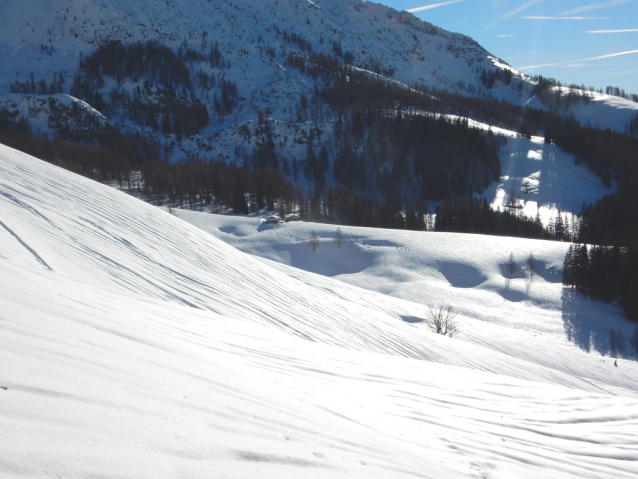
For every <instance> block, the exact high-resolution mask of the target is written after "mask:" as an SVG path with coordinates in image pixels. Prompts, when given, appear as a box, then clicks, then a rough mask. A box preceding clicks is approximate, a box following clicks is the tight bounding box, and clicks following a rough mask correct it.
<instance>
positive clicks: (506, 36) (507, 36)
mask: <svg viewBox="0 0 638 479" xmlns="http://www.w3.org/2000/svg"><path fill="white" fill-rule="evenodd" d="M513 36H514V35H496V38H509V37H513Z"/></svg>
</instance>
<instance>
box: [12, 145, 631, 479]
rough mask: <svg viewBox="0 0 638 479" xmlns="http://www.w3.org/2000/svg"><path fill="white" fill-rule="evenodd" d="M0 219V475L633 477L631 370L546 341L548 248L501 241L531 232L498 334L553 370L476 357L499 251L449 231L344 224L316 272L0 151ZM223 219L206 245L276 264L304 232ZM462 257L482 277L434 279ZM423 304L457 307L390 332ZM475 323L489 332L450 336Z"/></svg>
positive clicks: (485, 343) (485, 350) (451, 271)
mask: <svg viewBox="0 0 638 479" xmlns="http://www.w3.org/2000/svg"><path fill="white" fill-rule="evenodd" d="M179 214H180V215H181V217H182V218H184V217H186V216H188V215H187V213H186V212H179ZM202 218H205V220H209V219H212V218H214V217H212V216H202ZM0 220H1V221H2V225H0V245H2V248H1V249H0V305H1V308H0V344H1V347H0V364H2V365H3V366H4V367H3V368H2V369H1V370H0V408H1V410H2V415H0V430H1V431H2V434H1V435H0V475H1V476H2V477H7V478H17V477H65V478H80V477H82V478H84V477H109V478H130V477H158V478H173V477H189V478H198V477H202V478H203V477H229V478H244V477H299V478H306V477H307V478H317V477H326V478H340V477H343V478H345V477H348V478H352V477H354V478H357V477H361V478H370V477H379V478H386V477H431V478H442V477H450V478H451V477H454V478H477V477H490V478H499V477H502V478H509V477H521V478H537V477H552V478H563V477H565V478H567V477H572V478H586V477H591V478H594V477H596V478H601V477H609V478H612V477H613V478H625V477H626V478H630V477H634V476H635V475H636V473H637V472H638V468H637V467H636V465H637V462H636V461H638V455H637V454H636V446H637V445H638V444H637V443H638V432H637V431H638V415H637V414H636V406H637V405H638V404H637V402H636V398H635V397H633V396H635V395H636V391H638V387H637V386H636V383H635V379H634V378H635V377H636V372H637V369H636V368H635V366H634V363H633V361H631V360H630V359H629V358H628V359H627V360H620V361H619V363H620V367H618V368H614V367H613V365H612V361H611V360H610V359H609V358H603V357H601V356H600V355H598V354H596V353H594V354H586V353H584V352H581V351H580V350H578V349H576V348H575V347H570V345H569V344H568V343H567V340H565V341H561V340H559V339H558V333H557V331H556V329H557V328H556V327H555V324H554V323H555V320H556V318H555V314H556V310H555V305H553V303H552V301H554V294H555V293H554V288H555V287H557V284H555V283H553V282H552V281H553V280H552V278H554V276H552V271H553V269H552V268H554V267H556V264H557V262H558V259H559V257H560V254H562V251H563V245H560V244H555V243H554V244H551V245H550V246H547V247H546V248H545V247H544V246H541V243H539V242H521V243H516V244H517V245H519V246H521V247H525V248H529V247H530V246H532V245H535V251H534V252H535V255H536V256H537V258H538V261H539V272H538V275H537V276H535V278H534V282H533V284H532V286H531V289H530V291H531V293H530V298H531V299H529V300H525V301H526V302H528V304H529V306H528V309H530V311H534V314H538V313H542V312H543V311H545V313H544V314H541V315H540V317H539V318H537V319H535V321H537V322H538V324H539V326H538V327H537V329H536V330H532V331H531V332H529V333H526V332H525V331H520V335H521V337H520V338H519V344H522V343H523V341H524V339H525V338H527V339H529V340H531V338H532V337H533V336H534V335H535V334H536V335H539V336H544V337H545V338H544V339H545V340H544V341H543V340H542V338H539V339H538V340H537V341H536V343H535V345H536V346H541V345H542V347H543V353H544V354H545V355H546V356H548V357H552V358H553V359H554V360H555V361H556V362H557V363H559V362H566V365H565V366H561V367H550V366H548V365H546V364H541V363H539V362H538V361H537V357H536V356H534V355H531V354H530V355H529V356H528V357H522V356H524V354H521V355H520V357H517V356H516V355H514V354H512V351H511V350H512V349H514V348H513V347H511V348H507V347H502V348H501V346H499V338H500V339H502V338H504V337H510V338H513V337H514V335H513V334H512V333H511V331H514V330H515V328H514V327H512V324H514V323H516V325H517V326H520V327H523V326H524V325H526V324H527V323H531V322H532V319H533V318H532V317H531V316H532V314H531V313H528V314H527V315H525V314H523V308H515V307H512V305H511V304H510V303H507V304H508V307H509V308H510V309H509V316H508V317H507V318H505V317H504V316H503V315H501V316H500V317H498V318H495V320H494V321H488V320H487V319H486V318H485V315H486V314H487V312H489V311H492V312H496V311H497V310H498V307H497V305H496V304H495V303H494V304H492V303H490V302H489V301H488V302H487V303H486V304H482V303H483V302H484V301H487V300H488V299H490V298H492V299H490V301H492V300H493V297H494V296H495V295H494V294H492V293H489V294H488V293H487V292H486V291H489V289H490V288H497V283H496V278H497V275H498V274H500V271H501V265H500V264H498V261H497V263H496V264H492V262H493V261H494V260H495V259H498V258H500V256H499V255H500V254H501V253H500V252H501V251H502V250H503V249H504V248H505V247H509V246H511V245H513V244H514V243H512V242H511V241H512V240H508V239H499V240H498V241H494V243H493V244H492V245H491V246H489V247H488V242H487V241H486V240H485V241H484V240H483V239H481V238H477V237H472V236H466V237H462V236H460V235H433V234H420V236H418V234H412V235H410V234H408V233H401V232H398V233H397V232H382V231H377V230H365V229H359V230H358V229H354V228H352V229H349V228H348V229H346V228H344V233H346V240H347V241H346V247H347V248H349V250H344V251H348V252H349V253H350V254H357V255H359V256H358V258H356V264H355V266H352V267H349V266H347V265H344V266H343V267H342V268H339V267H334V269H333V271H332V273H333V274H335V275H337V278H338V279H335V278H327V277H323V276H318V275H314V274H311V273H307V272H304V271H301V270H298V269H293V268H291V267H289V266H285V265H281V264H279V263H274V262H272V261H266V260H260V259H258V258H255V257H254V256H251V255H248V254H245V253H242V252H240V251H237V250H236V249H235V248H233V247H232V246H230V245H227V244H225V243H224V242H222V241H220V240H219V239H217V238H215V237H214V236H212V235H210V234H208V233H206V232H204V231H202V230H201V229H199V228H196V227H194V226H191V225H189V224H187V223H186V222H184V221H183V220H182V219H181V218H176V217H174V216H171V215H169V214H167V213H165V212H163V211H161V210H160V209H158V208H155V207H152V206H149V205H146V204H144V203H142V202H139V201H137V200H135V199H133V198H131V197H128V196H126V195H124V194H122V193H120V192H118V191H116V190H113V189H110V188H108V187H105V186H103V185H99V184H96V183H93V182H91V181H89V180H86V179H83V178H80V177H78V176H75V175H73V174H71V173H68V172H66V171H63V170H60V169H58V168H56V167H53V166H51V165H48V164H45V163H43V162H40V161H38V160H35V159H33V158H31V157H28V156H27V155H24V154H21V153H19V152H16V151H15V150H11V149H9V148H6V147H3V146H0ZM189 220H190V219H189ZM202 221H204V220H202ZM225 221H226V222H225V223H224V224H219V225H218V226H219V227H221V228H225V230H226V231H227V232H226V233H222V232H221V231H220V230H219V229H217V232H216V233H215V234H216V235H217V236H220V237H221V236H224V235H225V236H227V237H228V238H239V237H240V236H239V235H241V234H244V235H245V236H244V239H245V241H247V242H250V244H253V245H254V248H259V247H261V248H262V249H263V251H264V252H265V253H268V254H275V252H276V251H279V253H277V254H280V255H281V256H282V257H283V256H285V255H286V254H288V253H290V251H291V250H292V249H294V248H296V247H297V246H296V245H297V244H299V243H301V242H302V240H303V236H304V235H305V233H306V232H307V230H308V227H309V226H310V225H304V224H299V225H295V226H294V227H292V225H285V226H282V227H278V228H274V229H272V230H265V229H263V228H262V229H261V232H258V231H257V230H258V229H259V224H257V223H256V222H255V220H250V219H248V220H243V221H242V220H239V219H235V220H230V221H229V220H228V219H226V220H225ZM200 226H201V225H200ZM314 227H315V228H317V231H318V232H319V233H320V236H321V237H322V241H323V243H322V245H321V247H320V248H319V249H318V250H317V254H323V255H324V256H323V257H322V258H323V260H324V261H335V260H338V259H340V257H339V256H337V253H334V252H335V251H338V248H336V247H335V246H333V245H332V244H329V243H327V241H326V235H327V234H328V232H329V231H330V232H332V231H331V230H330V228H329V227H328V226H320V225H314ZM251 228H252V229H253V231H251ZM322 228H323V229H322ZM332 228H333V227H332ZM231 233H234V234H235V235H237V236H233V235H231ZM258 236H261V237H263V238H264V239H266V238H268V237H270V240H268V241H265V240H264V241H256V240H255V238H256V237H258ZM285 237H288V238H289V240H287V241H283V238H285ZM410 243H415V244H416V247H415V248H414V250H413V251H412V253H410V254H406V250H408V249H410V248H409V246H410ZM246 244H249V243H246ZM428 244H429V245H430V246H429V247H426V245H428ZM260 245H261V246H260ZM543 245H544V244H543ZM468 246H472V248H471V249H470V250H467V251H464V249H463V248H467V247H468ZM250 248H253V246H251V247H250ZM305 249H306V250H307V252H304V251H301V249H300V250H299V251H295V252H294V254H296V255H297V259H296V260H295V261H296V262H297V263H298V264H297V266H303V264H304V263H306V264H308V262H309V261H311V258H312V257H311V256H310V255H312V254H313V253H312V252H311V251H310V249H308V248H307V247H306V248H305ZM331 249H332V251H331ZM481 249H483V250H484V251H482V252H479V250H481ZM304 253H306V258H307V259H304V257H303V254H304ZM290 257H292V255H291V256H290ZM481 258H482V259H481ZM341 262H342V263H344V264H345V263H348V261H346V260H343V259H342V260H341ZM460 265H462V266H460ZM541 265H542V266H541ZM468 268H473V270H474V271H476V274H474V275H473V276H472V275H470V276H471V277H473V278H474V277H476V278H483V277H484V278H485V281H483V282H482V283H480V284H479V285H472V284H457V285H456V286H455V285H454V284H452V283H454V282H457V281H460V282H462V281H461V280H459V279H458V275H456V276H455V273H458V272H459V271H460V272H463V271H465V272H467V270H468ZM357 270H358V271H357ZM437 271H438V272H437ZM428 275H429V277H428ZM348 277H350V278H353V281H351V282H352V283H357V282H360V283H362V284H363V283H364V282H365V281H368V282H369V283H370V284H368V285H366V286H368V287H370V289H372V290H374V289H380V288H381V286H382V285H383V284H384V283H386V284H387V287H388V289H389V291H388V292H390V293H392V294H393V296H394V297H393V296H387V295H383V294H380V293H379V292H375V291H372V290H370V289H363V288H360V287H358V286H355V285H351V284H347V283H345V282H343V281H339V279H346V280H347V279H348ZM356 278H358V279H356ZM418 278H422V279H421V280H419V281H417V282H415V279H418ZM445 278H450V280H449V283H448V282H447V281H448V279H445ZM455 278H456V279H455ZM399 279H400V280H401V281H399ZM521 280H522V281H524V279H521V278H515V279H513V280H511V282H512V287H513V288H514V287H519V286H520V285H519V283H520V281H521ZM401 284H404V285H406V287H407V286H408V285H410V284H412V285H414V286H415V287H417V289H418V290H423V291H426V293H424V295H425V296H419V294H417V293H416V292H414V293H412V294H411V295H410V294H408V292H407V291H408V290H407V289H406V290H405V291H406V293H405V294H403V293H402V292H401ZM445 284H447V287H444V285H445ZM536 288H537V289H538V292H536V293H535V292H534V291H535V289H536ZM408 289H409V288H408ZM391 290H394V291H391ZM502 290H503V289H502V288H501V289H499V291H502ZM543 291H547V292H545V293H543ZM472 294H474V296H472ZM428 295H432V297H437V298H438V299H445V300H447V301H452V300H453V301H454V302H455V303H457V304H455V307H458V309H459V311H460V312H461V315H460V316H459V320H460V321H462V327H463V329H464V333H462V335H460V336H459V337H458V339H457V338H455V339H450V338H447V337H441V336H438V335H435V334H434V333H431V332H429V331H428V330H427V329H426V328H424V327H423V326H422V325H421V324H419V323H415V322H413V321H409V319H410V318H412V319H414V318H419V317H423V314H424V308H423V305H422V304H419V302H420V301H421V300H422V299H423V298H425V299H428V298H429V297H428ZM400 296H404V297H405V299H401V298H400ZM504 301H505V300H503V302H504ZM543 301H545V303H543ZM541 303H542V304H541ZM503 304H504V303H502V304H501V307H502V305H503ZM512 304H513V303H512ZM474 310H476V312H475V313H472V311H474ZM614 312H615V311H612V312H611V313H610V314H613V313H614ZM519 315H520V316H519ZM617 321H618V324H621V323H620V321H621V320H620V319H617ZM479 326H482V327H484V328H485V329H486V330H488V331H491V332H492V333H493V337H494V342H492V341H491V338H490V337H488V335H487V334H484V335H483V336H482V337H481V338H482V339H480V340H476V339H474V338H472V336H473V334H474V332H476V331H478V330H479V329H480V328H479ZM494 344H496V346H495V345H494ZM500 344H501V345H502V344H505V342H504V341H501V343H500ZM499 349H502V350H499ZM531 349H532V348H531V347H530V348H528V349H527V351H528V352H529V351H531ZM603 359H606V361H605V362H603ZM579 362H580V363H582V364H581V365H580V366H579V367H576V365H577V364H578V363H579ZM570 368H573V369H571V370H570Z"/></svg>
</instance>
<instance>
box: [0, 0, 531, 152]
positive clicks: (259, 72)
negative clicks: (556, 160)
mask: <svg viewBox="0 0 638 479" xmlns="http://www.w3.org/2000/svg"><path fill="white" fill-rule="evenodd" d="M0 14H1V15H0V17H1V19H0V32H1V33H0V58H1V59H2V62H3V66H4V68H3V71H2V73H0V93H2V92H4V93H8V92H9V91H12V92H14V93H20V94H34V93H37V94H50V93H61V92H64V93H71V94H72V95H75V96H78V97H79V98H80V99H82V100H84V101H87V102H88V103H89V104H91V105H92V106H93V107H95V108H96V109H97V110H98V111H100V112H102V113H103V114H105V115H106V116H107V117H108V118H109V119H110V120H112V121H114V122H116V121H120V122H121V126H122V127H130V128H136V129H140V130H141V131H151V130H155V131H157V130H158V129H159V128H160V126H161V125H162V119H163V118H164V117H165V116H167V115H169V116H170V117H171V118H170V119H171V121H172V122H173V126H174V127H175V128H177V126H175V123H176V122H178V123H179V122H180V119H179V118H176V117H177V116H179V114H180V112H179V109H180V108H182V109H186V110H188V109H189V108H190V107H192V106H193V101H195V102H197V104H200V103H201V105H203V106H205V107H206V109H207V111H208V115H209V116H210V123H209V122H208V120H207V119H204V120H202V121H201V122H200V123H198V124H197V125H195V126H194V127H192V128H189V127H183V128H182V127H180V132H183V133H186V134H187V136H191V135H192V134H193V133H195V132H198V133H200V135H198V136H197V138H196V139H193V141H191V142H190V143H189V142H186V143H185V144H184V146H183V150H185V151H194V152H201V151H202V148H207V149H211V148H216V145H215V141H214V136H215V134H217V133H219V132H220V131H225V130H226V128H227V127H229V126H232V125H241V124H245V122H246V121H251V120H255V119H256V117H257V112H259V111H261V112H265V114H266V115H267V116H268V117H271V118H274V119H276V120H281V121H287V122H290V121H291V120H296V119H298V116H299V115H298V112H297V111H298V109H299V106H300V105H301V104H302V101H303V100H302V97H306V98H308V99H309V98H311V97H312V95H313V92H314V91H315V89H316V88H317V85H318V84H319V85H320V84H321V83H322V80H321V79H317V78H315V79H313V78H312V77H310V76H309V75H307V74H304V73H303V72H300V71H299V69H298V68H295V67H293V66H291V65H290V59H291V58H295V57H300V58H307V59H308V58H310V60H309V61H311V62H312V57H313V55H314V56H316V55H327V56H330V57H334V58H335V59H336V60H337V61H339V62H341V63H343V64H349V65H352V66H353V67H355V68H356V69H357V71H368V72H370V73H369V75H371V77H373V78H380V79H383V80H384V81H389V82H395V83H396V84H400V85H401V84H405V85H412V84H414V83H415V82H420V83H423V84H425V85H427V86H428V87H430V88H436V89H444V90H447V91H454V92H461V93H464V94H471V95H479V96H481V95H488V94H489V95H490V96H495V97H497V98H505V99H507V100H509V101H513V102H516V103H522V102H523V101H525V100H527V99H528V98H529V96H530V93H529V90H530V88H531V87H532V82H531V79H529V78H528V77H526V76H524V75H522V74H520V73H518V72H516V71H513V70H512V69H511V68H510V67H509V66H508V65H507V64H506V63H505V62H503V61H502V60H499V59H497V58H495V57H494V56H493V55H491V54H490V53H488V52H487V51H486V50H484V49H483V48H482V47H481V46H480V45H478V44H477V43H476V42H475V41H474V40H472V39H471V38H469V37H466V36H464V35H460V34H455V33H450V32H447V31H445V30H442V29H440V28H437V27H435V26H433V25H431V24H429V23H426V22H423V21H421V20H419V19H417V18H416V17H414V16H413V15H412V14H410V13H407V12H397V11H396V10H393V9H391V8H388V7H385V6H383V5H380V4H375V3H371V2H363V1H361V0H353V1H345V2H343V1H335V0H326V1H325V2H319V3H313V2H310V1H307V0H277V1H274V2H252V1H246V0H243V1H242V0H240V1H237V2H232V3H229V2H224V1H221V0H215V1H204V0H190V1H181V2H163V3H159V4H153V5H149V4H148V3H147V2H142V1H138V0H133V1H127V2H123V1H109V2H101V1H97V0H96V1H83V2H79V3H78V2H65V1H62V0H40V1H38V2H37V5H35V6H34V7H33V8H30V9H26V10H25V9H22V8H20V6H19V5H18V4H15V3H13V2H3V4H2V5H0ZM117 42H123V44H127V45H132V44H136V42H141V43H142V44H144V45H147V48H146V49H144V48H142V49H141V50H139V51H136V52H131V51H129V52H128V54H126V53H124V52H123V51H122V50H117V47H116V46H115V44H116V43H117ZM148 42H152V43H153V44H154V47H148ZM163 47H166V48H167V49H168V50H165V49H162V48H163ZM109 48H110V49H109ZM169 50H170V51H169ZM96 52H99V53H98V56H99V58H96V57H95V55H96ZM175 53H179V55H178V57H179V58H173V56H174V55H175ZM109 57H110V58H111V60H109ZM113 57H117V58H120V59H121V60H122V64H115V65H114V64H113V60H112V58H113ZM125 57H126V58H125ZM87 58H92V60H93V61H90V60H87ZM151 58H152V59H153V61H157V62H158V63H160V64H161V65H159V67H158V68H159V70H158V71H148V70H144V71H143V70H139V69H135V68H133V67H132V64H138V65H139V64H143V63H144V64H147V63H150V62H149V60H150V59H151ZM109 61H110V62H111V63H109V65H107V64H106V63H105V62H109ZM182 69H183V72H181V73H182V74H181V76H179V75H178V76H175V75H172V73H174V72H175V71H181V70H182ZM98 70H99V73H97V71H98ZM159 72H162V73H161V75H160V73H159ZM486 72H487V76H488V77H489V80H486V78H487V77H486ZM96 74H97V75H98V76H99V77H100V78H97V79H96V78H95V76H96ZM482 75H483V77H482ZM494 75H498V78H501V75H502V80H501V81H496V80H495V77H494ZM76 77H79V78H76ZM169 77H170V78H169ZM486 82H489V83H490V84H489V91H488V89H487V88H486V85H485V84H486ZM505 83H507V85H506V84H505ZM169 88H170V89H172V88H174V90H175V91H172V92H170V94H169V92H168V91H167V90H168V89H169ZM181 92H183V93H184V94H183V95H181V96H180V93H181ZM25 101H29V100H28V99H25ZM142 108H143V109H146V110H151V115H150V117H149V116H148V115H146V116H140V115H139V114H138V113H139V111H140V109H142ZM304 109H305V108H304ZM189 111H190V110H189ZM322 116H324V115H323V114H322ZM327 116H328V117H331V116H333V115H332V114H328V115H327ZM303 120H305V121H307V120H310V118H309V117H308V115H307V114H306V112H305V111H304V114H303ZM154 123H155V124H156V126H153V124H154ZM313 123H315V124H317V123H324V122H318V121H317V119H316V118H315V119H314V120H313ZM206 125H208V126H206ZM40 129H41V130H42V131H44V132H51V131H54V132H55V131H57V130H55V128H53V129H51V128H49V129H47V128H40ZM180 137H181V135H180ZM180 139H181V138H180ZM236 143H239V141H237V142H236ZM185 151H180V150H179V149H176V150H175V151H174V152H173V156H174V157H175V158H179V157H180V156H182V157H183V155H184V153H185ZM204 151H205V150H204ZM229 153H232V150H231V151H230V152H229V151H220V152H218V154H219V155H226V156H228V155H229Z"/></svg>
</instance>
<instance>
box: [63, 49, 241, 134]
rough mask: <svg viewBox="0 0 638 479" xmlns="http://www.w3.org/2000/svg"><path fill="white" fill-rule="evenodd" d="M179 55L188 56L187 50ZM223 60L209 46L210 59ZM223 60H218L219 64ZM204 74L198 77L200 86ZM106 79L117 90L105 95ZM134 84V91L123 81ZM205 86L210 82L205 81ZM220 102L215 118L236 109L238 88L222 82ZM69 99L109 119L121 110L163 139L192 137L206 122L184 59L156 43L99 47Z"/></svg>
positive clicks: (83, 62)
mask: <svg viewBox="0 0 638 479" xmlns="http://www.w3.org/2000/svg"><path fill="white" fill-rule="evenodd" d="M181 48H182V51H181V53H182V56H184V57H186V56H187V53H188V51H186V52H184V51H183V47H181ZM218 55H221V54H220V53H219V51H218V48H217V46H213V47H212V49H211V52H210V53H209V56H211V58H213V59H216V58H217V57H218ZM220 61H221V60H220ZM203 75H206V74H204V73H202V74H200V75H199V77H198V78H199V80H200V81H202V78H201V77H202V76H203ZM105 77H110V78H113V79H114V80H115V82H116V87H114V88H112V89H111V91H110V92H108V93H105V92H104V91H103V88H104V86H105V80H104V78H105ZM127 80H130V81H131V82H132V83H133V84H136V85H135V86H134V87H133V88H132V90H131V89H130V88H124V86H123V85H124V82H125V81H127ZM205 81H207V82H210V78H209V77H206V79H205ZM220 87H221V90H222V92H221V100H220V101H218V102H217V101H216V103H215V105H216V109H217V111H218V113H220V114H224V113H227V112H229V111H231V110H232V108H233V107H234V106H235V105H236V102H235V103H233V101H234V100H233V99H234V98H235V97H236V96H237V95H236V86H234V84H232V83H229V82H226V81H224V82H221V83H220ZM71 94H72V95H73V96H75V97H77V98H80V99H82V100H84V101H86V102H87V103H89V104H90V105H91V106H93V107H94V108H95V109H97V110H98V111H101V112H104V113H106V114H109V113H110V112H113V111H119V112H122V113H125V114H127V115H128V117H129V118H130V119H132V120H133V121H135V122H137V123H139V124H141V125H145V126H148V127H150V128H152V129H153V131H158V130H160V129H161V130H162V131H164V133H166V134H172V133H174V134H175V135H177V136H178V137H179V136H181V135H192V134H194V133H196V132H198V131H199V130H201V129H202V128H204V127H205V126H206V125H208V122H209V114H208V110H207V108H206V106H205V105H204V104H202V102H201V101H200V100H199V99H197V98H195V96H194V94H193V86H192V82H191V78H190V72H189V70H188V67H187V66H186V64H185V62H184V60H183V59H182V58H181V57H180V56H179V55H177V54H176V53H174V52H173V51H172V50H171V49H170V48H168V47H167V46H165V45H162V44H160V43H159V42H156V41H149V42H146V43H142V42H137V43H132V44H124V43H121V42H118V41H113V42H110V43H108V44H106V45H103V46H101V47H99V48H98V49H97V50H96V51H95V52H94V53H92V54H91V55H88V56H87V57H85V58H83V59H82V60H81V61H80V70H79V72H78V74H76V75H75V77H74V79H73V84H72V86H71Z"/></svg>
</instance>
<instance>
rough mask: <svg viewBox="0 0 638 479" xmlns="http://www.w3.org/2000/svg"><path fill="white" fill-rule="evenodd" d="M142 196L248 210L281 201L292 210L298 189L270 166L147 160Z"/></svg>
mask: <svg viewBox="0 0 638 479" xmlns="http://www.w3.org/2000/svg"><path fill="white" fill-rule="evenodd" d="M141 172H142V177H143V178H144V189H143V191H142V197H143V198H144V199H146V200H147V201H149V202H150V203H152V204H156V205H166V204H168V205H171V206H176V207H180V208H190V209H200V210H203V209H204V208H206V209H207V210H212V211H217V212H224V211H226V210H228V209H232V210H233V211H234V212H235V213H239V214H248V213H249V212H254V211H258V210H262V209H268V210H270V211H273V210H274V209H275V203H278V204H279V205H280V206H281V207H282V208H283V209H284V210H285V211H286V212H288V213H289V212H290V211H291V210H292V205H293V204H294V203H295V201H296V195H297V191H296V190H295V188H294V186H293V185H292V183H291V182H289V181H288V180H286V179H285V177H284V176H283V175H282V174H281V173H279V172H275V171H272V170H268V169H258V170H254V171H253V170H252V169H251V168H248V167H239V166H236V165H234V164H231V165H228V164H226V163H223V162H218V161H212V160H202V159H195V160H190V161H186V162H182V163H169V162H167V161H163V162H159V163H147V164H145V165H143V166H142V170H141Z"/></svg>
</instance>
